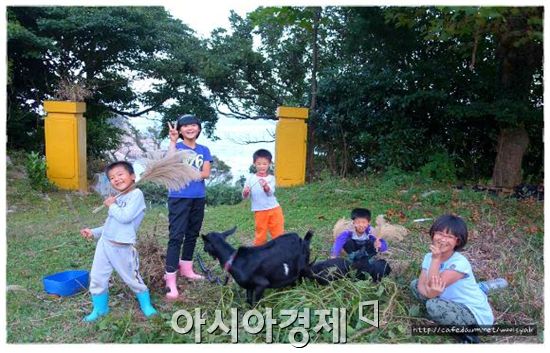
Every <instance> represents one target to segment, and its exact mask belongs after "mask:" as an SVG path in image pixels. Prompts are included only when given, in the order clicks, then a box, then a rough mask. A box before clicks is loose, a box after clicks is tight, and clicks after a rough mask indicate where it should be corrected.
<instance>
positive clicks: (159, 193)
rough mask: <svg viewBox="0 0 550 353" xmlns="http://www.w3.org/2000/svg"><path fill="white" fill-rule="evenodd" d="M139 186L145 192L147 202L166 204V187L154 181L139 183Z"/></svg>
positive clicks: (149, 203)
mask: <svg viewBox="0 0 550 353" xmlns="http://www.w3.org/2000/svg"><path fill="white" fill-rule="evenodd" d="M139 188H140V190H141V191H142V192H143V196H144V197H145V202H146V203H147V204H148V205H152V206H154V205H156V206H159V205H166V202H167V200H168V192H167V191H166V188H165V187H163V186H160V185H157V184H154V183H143V184H140V185H139Z"/></svg>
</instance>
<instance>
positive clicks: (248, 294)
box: [246, 289, 254, 306]
mask: <svg viewBox="0 0 550 353" xmlns="http://www.w3.org/2000/svg"><path fill="white" fill-rule="evenodd" d="M246 302H247V303H248V304H250V306H253V304H254V289H247V290H246Z"/></svg>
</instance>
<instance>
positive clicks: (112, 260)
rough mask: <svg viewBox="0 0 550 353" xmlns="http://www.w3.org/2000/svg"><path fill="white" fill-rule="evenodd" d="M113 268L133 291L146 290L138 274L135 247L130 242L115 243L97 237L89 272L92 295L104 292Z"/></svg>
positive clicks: (107, 286)
mask: <svg viewBox="0 0 550 353" xmlns="http://www.w3.org/2000/svg"><path fill="white" fill-rule="evenodd" d="M113 269H114V270H115V271H116V272H117V273H118V275H119V276H120V278H122V280H123V281H124V282H125V283H126V284H127V285H128V286H129V287H130V289H132V291H134V293H141V292H144V291H146V290H147V286H146V285H145V284H144V283H143V279H142V278H141V275H140V274H139V256H138V253H137V251H136V248H134V246H133V245H130V244H128V245H126V244H124V245H123V244H115V243H113V242H111V241H109V240H106V239H103V238H99V240H98V242H97V246H96V248H95V255H94V262H93V264H92V271H91V273H90V293H91V294H92V295H97V294H101V293H104V292H105V291H107V290H108V289H109V278H110V277H111V273H112V272H113Z"/></svg>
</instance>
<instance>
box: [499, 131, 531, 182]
mask: <svg viewBox="0 0 550 353" xmlns="http://www.w3.org/2000/svg"><path fill="white" fill-rule="evenodd" d="M528 145H529V135H528V134H527V131H526V130H525V128H524V127H517V128H508V129H501V131H500V136H499V138H498V148H497V157H496V161H495V167H494V169H493V181H492V183H493V186H495V187H499V188H505V189H513V188H514V186H516V185H518V184H520V183H521V162H522V160H523V155H524V154H525V151H526V150H527V146H528Z"/></svg>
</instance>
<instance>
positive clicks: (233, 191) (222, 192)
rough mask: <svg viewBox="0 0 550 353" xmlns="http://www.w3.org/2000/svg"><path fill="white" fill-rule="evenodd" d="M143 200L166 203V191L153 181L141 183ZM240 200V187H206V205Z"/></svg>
mask: <svg viewBox="0 0 550 353" xmlns="http://www.w3.org/2000/svg"><path fill="white" fill-rule="evenodd" d="M139 188H140V189H141V191H143V195H144V196H145V202H147V204H152V205H166V202H167V200H168V192H167V191H166V188H164V187H162V186H158V185H156V184H153V183H143V184H141V185H140V186H139ZM241 201H242V196H241V188H239V187H236V186H230V185H227V184H214V185H209V186H208V187H207V188H206V204H207V205H208V206H219V205H235V204H238V203H239V202H241Z"/></svg>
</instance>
